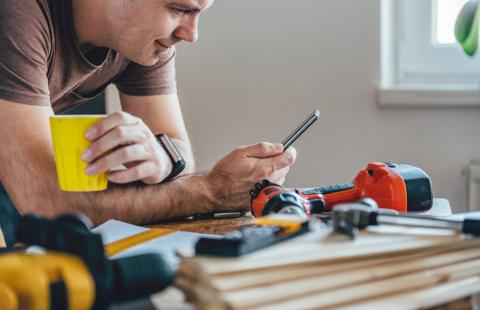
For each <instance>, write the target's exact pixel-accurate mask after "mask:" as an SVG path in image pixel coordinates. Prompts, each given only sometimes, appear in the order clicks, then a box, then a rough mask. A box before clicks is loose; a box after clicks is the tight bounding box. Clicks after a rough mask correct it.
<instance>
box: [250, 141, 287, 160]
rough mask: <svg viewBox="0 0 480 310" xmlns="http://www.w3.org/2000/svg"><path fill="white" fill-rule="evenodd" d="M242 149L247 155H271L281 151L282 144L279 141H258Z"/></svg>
mask: <svg viewBox="0 0 480 310" xmlns="http://www.w3.org/2000/svg"><path fill="white" fill-rule="evenodd" d="M243 151H244V154H245V155H246V156H248V157H256V158H265V157H272V156H275V155H278V154H280V153H282V152H283V145H282V144H280V143H269V142H260V143H257V144H253V145H249V146H246V147H245V148H244V150H243Z"/></svg>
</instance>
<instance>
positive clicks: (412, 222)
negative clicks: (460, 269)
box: [332, 201, 480, 239]
mask: <svg viewBox="0 0 480 310" xmlns="http://www.w3.org/2000/svg"><path fill="white" fill-rule="evenodd" d="M332 222H333V226H334V229H335V230H336V231H337V232H340V233H343V234H346V235H348V236H349V237H350V238H352V239H353V238H354V237H355V235H356V233H357V232H358V230H362V229H365V228H366V227H367V226H372V225H395V226H408V227H418V228H434V229H448V230H454V231H457V232H459V233H465V234H473V235H476V236H478V235H480V220H478V219H465V220H463V221H457V220H447V219H440V218H434V217H430V216H421V215H409V214H389V213H386V212H385V211H380V210H379V209H377V208H376V206H375V203H374V202H371V201H370V202H369V203H368V204H365V203H364V202H356V203H345V204H339V205H337V206H335V208H334V209H333V212H332Z"/></svg>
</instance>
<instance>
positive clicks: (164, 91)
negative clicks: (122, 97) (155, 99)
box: [115, 48, 177, 96]
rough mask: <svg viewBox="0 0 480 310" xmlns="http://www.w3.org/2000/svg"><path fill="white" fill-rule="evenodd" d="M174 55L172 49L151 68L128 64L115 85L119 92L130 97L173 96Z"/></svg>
mask: <svg viewBox="0 0 480 310" xmlns="http://www.w3.org/2000/svg"><path fill="white" fill-rule="evenodd" d="M175 53H176V52H175V49H174V48H172V49H171V50H170V52H169V53H167V54H166V55H165V56H163V57H162V58H161V59H160V60H159V61H158V62H157V63H156V64H155V65H153V66H142V65H139V64H136V63H133V62H130V63H129V64H128V66H127V68H126V69H125V70H124V71H123V73H122V74H121V75H120V76H119V77H118V79H116V81H115V84H116V85H117V87H118V89H119V90H120V92H122V93H125V94H127V95H132V96H154V95H169V94H175V93H176V92H177V84H176V80H175Z"/></svg>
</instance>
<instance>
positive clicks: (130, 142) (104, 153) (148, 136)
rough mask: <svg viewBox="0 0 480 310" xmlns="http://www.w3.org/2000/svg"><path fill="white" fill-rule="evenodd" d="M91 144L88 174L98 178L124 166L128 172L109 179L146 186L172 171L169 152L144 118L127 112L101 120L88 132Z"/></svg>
mask: <svg viewBox="0 0 480 310" xmlns="http://www.w3.org/2000/svg"><path fill="white" fill-rule="evenodd" d="M86 137H87V139H88V140H90V141H92V143H91V145H90V146H89V147H88V148H87V149H86V150H85V151H84V152H83V154H82V159H83V160H84V161H86V162H87V163H89V165H88V166H87V168H86V170H85V172H86V173H87V174H89V175H96V174H99V173H102V172H105V171H109V170H110V169H112V168H114V167H118V166H120V165H124V166H125V167H126V168H127V169H126V170H121V171H115V172H111V173H110V174H109V177H108V178H109V180H110V181H111V182H114V183H129V182H133V181H138V180H141V181H143V182H144V183H146V184H156V183H160V182H161V181H163V180H164V179H165V178H166V177H167V176H168V175H169V173H170V171H171V169H172V163H171V161H170V158H169V157H168V155H167V153H166V151H165V150H164V149H163V147H162V146H161V145H160V144H159V143H158V142H157V140H156V138H155V136H154V134H153V133H152V131H151V130H150V129H149V128H148V126H147V125H145V123H144V122H143V121H142V119H140V118H138V117H135V116H133V115H131V114H129V113H126V112H116V113H113V114H111V115H108V116H107V117H106V118H104V119H102V120H101V121H99V122H98V123H96V124H95V125H93V126H92V127H90V129H89V130H88V131H87V132H86Z"/></svg>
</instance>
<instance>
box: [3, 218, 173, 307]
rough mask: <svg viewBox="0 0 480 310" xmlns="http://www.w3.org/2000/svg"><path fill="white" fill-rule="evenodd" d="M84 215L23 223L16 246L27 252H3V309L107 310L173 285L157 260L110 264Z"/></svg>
mask: <svg viewBox="0 0 480 310" xmlns="http://www.w3.org/2000/svg"><path fill="white" fill-rule="evenodd" d="M89 228H90V224H89V220H88V219H87V218H86V217H84V216H82V215H63V216H60V217H58V218H56V219H46V218H41V217H37V216H34V215H26V216H23V217H21V218H20V222H19V225H18V230H17V231H16V237H17V241H18V242H21V243H23V244H27V245H38V246H41V247H43V248H44V249H45V250H46V251H45V252H44V253H43V254H32V253H30V252H28V251H25V249H24V248H7V249H5V250H2V251H1V252H0V308H1V309H28V310H30V309H31V310H34V309H35V310H36V309H39V310H40V309H71V310H73V309H75V310H76V309H106V308H107V307H108V306H109V305H111V303H113V302H119V301H126V300H133V299H138V298H144V297H148V296H149V295H151V294H153V293H155V292H158V291H160V290H162V289H164V288H165V287H166V286H168V285H170V284H171V283H172V282H173V279H174V272H173V270H172V268H171V267H170V265H168V264H167V263H166V262H165V260H164V259H163V258H162V256H161V255H159V254H143V255H137V256H131V257H126V258H121V259H115V260H109V259H107V258H106V256H105V251H104V247H103V243H102V239H101V235H100V234H96V233H92V232H91V231H90V229H89Z"/></svg>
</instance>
